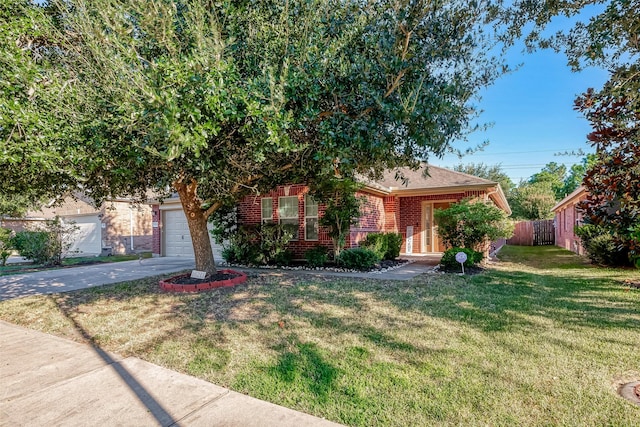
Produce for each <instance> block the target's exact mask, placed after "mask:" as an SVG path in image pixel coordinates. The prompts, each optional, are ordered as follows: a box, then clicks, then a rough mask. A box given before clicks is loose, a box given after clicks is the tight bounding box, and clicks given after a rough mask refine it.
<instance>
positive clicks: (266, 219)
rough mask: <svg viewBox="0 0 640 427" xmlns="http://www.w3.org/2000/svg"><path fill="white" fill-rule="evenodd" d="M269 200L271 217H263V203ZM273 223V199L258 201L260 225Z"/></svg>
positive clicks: (265, 198) (267, 198) (264, 198)
mask: <svg viewBox="0 0 640 427" xmlns="http://www.w3.org/2000/svg"><path fill="white" fill-rule="evenodd" d="M265 200H269V201H270V202H271V216H269V217H264V216H263V215H264V202H265ZM269 222H273V197H263V198H261V199H260V224H267V223H269Z"/></svg>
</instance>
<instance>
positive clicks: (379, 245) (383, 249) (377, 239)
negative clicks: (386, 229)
mask: <svg viewBox="0 0 640 427" xmlns="http://www.w3.org/2000/svg"><path fill="white" fill-rule="evenodd" d="M359 245H360V247H361V248H365V249H368V250H370V251H371V252H373V253H374V254H376V255H377V256H378V258H379V259H385V255H386V253H387V239H386V237H385V235H384V234H382V233H369V234H367V237H365V239H364V240H362V241H360V243H359Z"/></svg>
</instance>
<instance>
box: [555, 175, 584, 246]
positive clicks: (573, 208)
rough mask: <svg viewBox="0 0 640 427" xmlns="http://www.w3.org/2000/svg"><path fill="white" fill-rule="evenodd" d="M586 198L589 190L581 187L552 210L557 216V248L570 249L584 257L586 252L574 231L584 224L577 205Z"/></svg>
mask: <svg viewBox="0 0 640 427" xmlns="http://www.w3.org/2000/svg"><path fill="white" fill-rule="evenodd" d="M586 198H587V190H586V189H585V188H584V187H582V186H580V187H578V188H577V189H576V190H575V191H573V192H572V193H571V194H569V195H568V196H567V197H565V198H564V199H562V200H560V201H559V202H558V203H557V204H556V205H555V206H554V207H553V208H552V209H551V211H552V212H553V213H554V215H555V216H554V224H555V230H556V231H555V232H556V246H560V247H561V248H564V249H568V250H570V251H573V252H575V253H577V254H579V255H584V253H585V251H584V249H583V248H582V246H581V245H580V239H579V238H578V237H577V236H576V235H575V234H574V232H573V229H574V227H575V226H576V225H580V224H581V222H582V214H581V213H580V212H578V209H577V205H578V203H580V202H581V201H583V200H585V199H586Z"/></svg>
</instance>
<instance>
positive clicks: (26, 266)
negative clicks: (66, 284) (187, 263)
mask: <svg viewBox="0 0 640 427" xmlns="http://www.w3.org/2000/svg"><path fill="white" fill-rule="evenodd" d="M140 256H142V258H151V252H143V253H140V254H131V255H111V256H91V257H70V258H64V259H63V260H62V265H57V266H47V265H42V264H34V263H20V264H7V265H4V266H0V276H8V275H11V274H21V273H32V272H34V271H43V270H52V269H56V268H64V267H79V266H82V265H90V264H106V263H110V262H121V261H132V260H136V259H138V258H140Z"/></svg>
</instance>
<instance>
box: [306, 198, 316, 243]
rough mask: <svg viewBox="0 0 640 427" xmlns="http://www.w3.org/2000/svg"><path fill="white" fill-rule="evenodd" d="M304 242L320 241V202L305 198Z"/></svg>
mask: <svg viewBox="0 0 640 427" xmlns="http://www.w3.org/2000/svg"><path fill="white" fill-rule="evenodd" d="M304 240H318V202H316V201H315V200H313V197H311V196H309V195H308V194H307V195H305V196H304Z"/></svg>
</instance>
